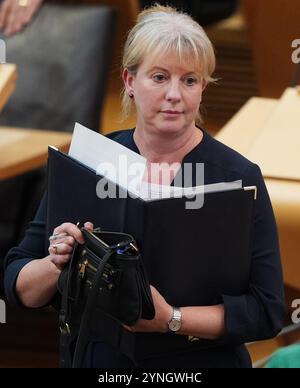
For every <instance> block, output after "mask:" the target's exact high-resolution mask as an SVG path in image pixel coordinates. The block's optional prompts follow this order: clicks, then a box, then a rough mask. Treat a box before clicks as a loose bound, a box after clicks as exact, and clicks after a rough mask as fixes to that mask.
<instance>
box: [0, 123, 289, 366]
mask: <svg viewBox="0 0 300 388" xmlns="http://www.w3.org/2000/svg"><path fill="white" fill-rule="evenodd" d="M133 133H134V130H122V131H118V132H113V133H111V134H109V135H108V137H109V138H111V139H113V140H114V141H116V142H118V143H120V144H122V145H124V146H126V147H128V148H129V149H131V150H133V151H135V152H137V153H139V150H138V148H137V146H136V144H135V142H134V139H133ZM203 135H204V136H203V139H202V141H201V142H200V143H199V144H198V145H197V146H196V147H195V148H194V149H192V150H191V151H190V152H189V153H188V154H187V155H186V156H185V157H184V159H183V163H182V165H183V166H184V163H192V164H194V166H195V164H196V163H204V183H205V184H210V183H217V182H226V181H227V182H230V181H234V180H237V179H242V181H243V186H254V185H255V186H257V189H258V196H257V200H256V203H255V219H254V238H253V246H252V269H251V278H250V282H249V289H248V292H247V294H244V295H240V296H226V295H223V303H224V308H225V332H224V335H223V336H222V338H221V339H219V340H217V341H216V344H217V345H218V344H219V346H216V347H215V348H213V349H205V350H203V349H201V350H199V349H198V350H197V348H196V346H195V347H194V348H193V349H192V351H189V352H184V353H181V352H177V353H174V352H173V351H171V350H170V351H169V353H168V349H167V348H168V346H166V349H164V352H163V353H160V352H159V351H157V352H156V353H157V354H156V355H152V356H149V354H148V355H147V356H145V355H144V356H143V349H146V347H147V344H148V345H149V344H150V345H151V347H152V348H153V344H155V343H159V342H161V341H162V338H167V336H170V335H169V334H156V333H149V334H148V333H147V334H138V336H137V337H138V338H139V341H137V342H139V343H140V347H141V349H142V351H141V355H140V357H139V359H140V364H139V365H140V366H144V367H149V366H150V367H151V366H166V367H167V366H171V367H180V366H182V367H184V366H198V367H220V366H221V367H222V366H229V367H238V366H244V367H245V366H250V365H251V362H250V359H249V356H248V354H247V352H246V350H245V347H244V346H243V344H244V343H245V342H250V341H255V340H260V339H265V338H271V337H273V336H275V335H276V334H277V333H278V332H279V331H280V329H281V327H282V322H283V319H284V316H285V303H284V291H283V278H282V270H281V264H280V253H279V246H278V237H277V230H276V224H275V219H274V214H273V210H272V206H271V203H270V199H269V196H268V193H267V190H266V187H265V183H264V180H263V177H262V174H261V171H260V169H259V167H258V166H257V165H255V164H254V163H252V162H250V161H249V160H247V159H246V158H244V157H243V156H242V155H240V154H239V153H237V152H236V151H234V150H232V149H231V148H229V147H227V146H226V145H224V144H222V143H220V142H219V141H217V140H216V139H214V138H213V137H212V136H210V135H209V134H208V133H207V132H205V131H203ZM183 168H184V167H183ZM195 175H196V174H194V175H193V183H192V184H193V186H194V185H195V184H196V176H195ZM45 228H46V203H45V199H43V200H42V202H41V204H40V207H39V209H38V211H37V214H36V216H35V218H34V220H33V222H31V223H30V225H29V228H28V229H27V231H26V234H25V237H24V239H23V241H22V242H21V243H20V244H19V246H17V247H14V248H12V249H11V250H10V251H9V252H8V254H7V257H6V262H5V267H6V270H5V291H6V296H7V298H8V300H9V302H10V303H13V304H15V305H19V306H20V305H21V303H20V301H19V299H18V297H17V295H16V291H15V284H16V279H17V276H18V274H19V272H20V270H21V269H22V268H23V266H24V265H26V264H27V263H28V262H29V261H31V260H33V259H38V258H43V257H45V256H47V255H48V252H47V248H48V247H45ZM175 337H182V336H177V335H176V336H175ZM168 338H169V337H168ZM195 342H197V341H195ZM104 348H105V345H104V344H99V343H96V344H91V349H90V352H89V357H88V358H87V359H88V360H87V366H96V367H97V366H98V367H101V366H103V367H105V366H118V365H122V366H126V363H125V364H124V360H121V358H120V356H119V355H118V356H116V354H115V353H114V352H112V351H111V350H110V349H107V348H105V350H104ZM154 348H155V346H154ZM122 362H123V364H122Z"/></svg>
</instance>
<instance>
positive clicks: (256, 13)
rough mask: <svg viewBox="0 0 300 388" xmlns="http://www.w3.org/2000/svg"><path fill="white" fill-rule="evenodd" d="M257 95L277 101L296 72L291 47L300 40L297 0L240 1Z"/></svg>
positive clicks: (298, 3) (299, 6)
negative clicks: (247, 33)
mask: <svg viewBox="0 0 300 388" xmlns="http://www.w3.org/2000/svg"><path fill="white" fill-rule="evenodd" d="M242 4H243V7H242V9H243V14H244V16H245V20H246V23H247V26H248V29H249V37H250V39H249V40H250V43H251V47H252V49H253V55H254V59H255V67H256V74H257V79H258V88H259V95H260V96H263V97H274V98H279V97H280V96H281V94H282V93H283V92H284V90H285V88H286V87H287V86H289V85H290V81H291V79H292V77H293V73H294V71H295V64H293V62H292V59H291V55H292V51H293V50H294V49H292V47H291V44H292V41H293V40H294V39H297V38H298V39H299V38H300V28H299V21H300V2H299V0H289V1H286V0H263V1H262V0H243V2H242Z"/></svg>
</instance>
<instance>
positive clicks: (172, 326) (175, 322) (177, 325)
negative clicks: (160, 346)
mask: <svg viewBox="0 0 300 388" xmlns="http://www.w3.org/2000/svg"><path fill="white" fill-rule="evenodd" d="M180 326H181V322H180V321H179V320H177V319H172V321H171V322H170V323H169V329H170V330H172V331H178V330H179V329H180Z"/></svg>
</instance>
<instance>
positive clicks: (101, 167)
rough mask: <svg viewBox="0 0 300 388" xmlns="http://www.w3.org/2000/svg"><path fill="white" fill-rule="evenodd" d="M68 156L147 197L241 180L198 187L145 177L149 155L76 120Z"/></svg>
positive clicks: (229, 186)
mask: <svg viewBox="0 0 300 388" xmlns="http://www.w3.org/2000/svg"><path fill="white" fill-rule="evenodd" d="M69 156H71V157H72V158H74V159H75V160H77V161H79V162H80V163H82V164H84V165H85V166H87V167H89V168H91V169H92V170H94V171H95V173H97V174H98V175H102V176H105V178H106V179H107V180H108V181H110V182H112V183H114V184H117V185H118V186H120V187H122V188H123V189H125V190H126V191H128V192H129V193H130V194H133V196H137V197H139V198H142V199H143V200H145V201H152V200H159V199H165V198H180V197H183V196H186V197H191V196H193V195H198V194H205V193H211V192H218V191H226V190H235V189H240V188H241V187H242V181H241V180H238V181H234V182H220V183H214V184H210V185H202V186H196V187H178V186H166V185H159V184H154V183H151V184H150V183H148V182H144V181H143V176H144V172H145V168H146V158H144V157H143V156H141V155H139V154H137V153H136V152H134V151H131V150H130V149H128V148H127V147H125V146H123V145H121V144H119V143H117V142H115V141H113V140H111V139H109V138H108V137H105V136H103V135H101V134H100V133H97V132H94V131H92V130H90V129H88V128H86V127H84V126H83V125H81V124H79V123H76V124H75V127H74V132H73V137H72V142H71V146H70V150H69Z"/></svg>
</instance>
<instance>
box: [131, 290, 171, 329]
mask: <svg viewBox="0 0 300 388" xmlns="http://www.w3.org/2000/svg"><path fill="white" fill-rule="evenodd" d="M150 288H151V293H152V298H153V304H154V308H155V317H154V318H153V319H151V320H148V319H139V320H138V321H137V323H136V324H135V325H133V326H126V325H124V327H125V328H126V329H127V330H129V331H131V332H133V333H136V332H159V333H166V332H167V331H168V330H169V329H168V322H169V321H170V319H171V317H172V311H173V309H172V306H170V305H169V304H168V303H167V302H166V300H165V298H164V297H163V296H162V295H161V294H160V293H159V292H158V291H157V289H156V288H155V287H153V286H150Z"/></svg>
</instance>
